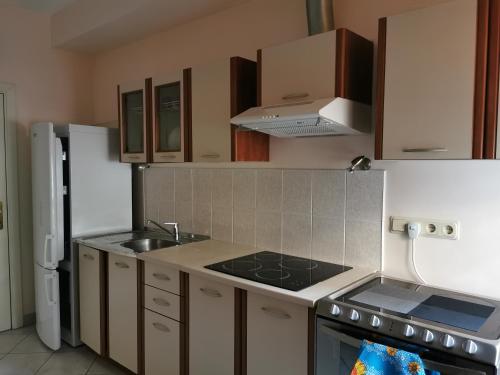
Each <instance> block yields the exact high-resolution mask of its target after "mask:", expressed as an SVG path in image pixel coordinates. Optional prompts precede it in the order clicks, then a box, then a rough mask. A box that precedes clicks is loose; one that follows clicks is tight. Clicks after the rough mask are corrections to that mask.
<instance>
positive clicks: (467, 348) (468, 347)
mask: <svg viewBox="0 0 500 375" xmlns="http://www.w3.org/2000/svg"><path fill="white" fill-rule="evenodd" d="M463 348H464V352H466V353H467V354H470V355H473V354H476V353H477V344H476V343H475V342H474V341H472V340H467V341H466V342H464V344H463Z"/></svg>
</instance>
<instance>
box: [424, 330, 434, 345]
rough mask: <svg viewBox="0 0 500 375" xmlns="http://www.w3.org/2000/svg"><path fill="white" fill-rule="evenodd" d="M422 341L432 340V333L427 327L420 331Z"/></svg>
mask: <svg viewBox="0 0 500 375" xmlns="http://www.w3.org/2000/svg"><path fill="white" fill-rule="evenodd" d="M422 341H423V342H426V343H431V342H433V341H434V333H432V332H431V331H429V330H428V329H426V330H424V333H422Z"/></svg>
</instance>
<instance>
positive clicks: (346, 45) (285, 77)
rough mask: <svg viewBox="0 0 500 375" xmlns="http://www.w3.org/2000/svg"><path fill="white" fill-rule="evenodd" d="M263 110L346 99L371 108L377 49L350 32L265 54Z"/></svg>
mask: <svg viewBox="0 0 500 375" xmlns="http://www.w3.org/2000/svg"><path fill="white" fill-rule="evenodd" d="M260 58H261V61H260V63H261V64H260V66H261V77H260V78H261V79H260V82H261V95H262V105H263V106H270V105H280V104H286V103H291V102H297V101H301V100H314V99H322V98H331V97H343V98H346V99H352V100H355V101H358V102H361V103H366V104H371V91H372V85H371V83H372V69H373V64H372V60H373V45H372V43H371V42H370V41H368V40H366V39H364V38H362V37H360V36H359V35H356V34H354V33H353V32H351V31H349V30H346V29H339V30H335V31H330V32H326V33H322V34H318V35H314V36H310V37H307V38H303V39H299V40H296V41H293V42H289V43H285V44H281V45H278V46H273V47H270V48H265V49H263V50H262V51H260Z"/></svg>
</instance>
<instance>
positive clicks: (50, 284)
mask: <svg viewBox="0 0 500 375" xmlns="http://www.w3.org/2000/svg"><path fill="white" fill-rule="evenodd" d="M44 278H45V297H46V298H47V304H48V305H49V306H55V305H57V301H56V299H55V296H56V294H57V288H58V287H59V286H58V285H56V284H55V283H54V280H55V277H54V276H53V275H51V274H49V275H45V276H44ZM49 291H50V294H51V295H50V294H49Z"/></svg>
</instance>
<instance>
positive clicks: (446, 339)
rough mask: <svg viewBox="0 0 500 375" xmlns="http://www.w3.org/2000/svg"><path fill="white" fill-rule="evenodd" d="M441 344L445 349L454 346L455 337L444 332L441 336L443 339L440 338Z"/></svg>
mask: <svg viewBox="0 0 500 375" xmlns="http://www.w3.org/2000/svg"><path fill="white" fill-rule="evenodd" d="M441 344H443V346H444V347H445V348H446V349H451V348H453V347H454V346H455V338H454V337H453V336H451V335H448V334H446V335H444V336H443V339H442V340H441Z"/></svg>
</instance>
